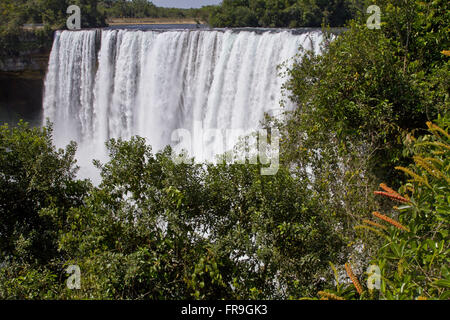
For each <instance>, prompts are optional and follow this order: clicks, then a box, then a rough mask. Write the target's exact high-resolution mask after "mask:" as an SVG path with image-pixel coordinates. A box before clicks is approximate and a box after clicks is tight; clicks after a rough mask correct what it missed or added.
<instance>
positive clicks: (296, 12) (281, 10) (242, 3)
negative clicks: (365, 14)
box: [209, 0, 365, 28]
mask: <svg viewBox="0 0 450 320" xmlns="http://www.w3.org/2000/svg"><path fill="white" fill-rule="evenodd" d="M364 3H365V1H364V0H357V1H354V0H331V1H330V0H224V1H223V2H222V4H221V5H220V6H219V7H216V8H213V9H212V11H211V16H210V20H209V23H210V24H211V25H212V26H214V27H270V28H277V27H283V28H287V27H289V28H299V27H320V26H321V25H322V24H325V25H330V26H332V27H340V26H344V25H345V23H346V22H347V21H348V20H350V19H352V18H355V17H356V15H357V13H358V12H362V10H363V9H364V8H365V7H364V6H363V5H364Z"/></svg>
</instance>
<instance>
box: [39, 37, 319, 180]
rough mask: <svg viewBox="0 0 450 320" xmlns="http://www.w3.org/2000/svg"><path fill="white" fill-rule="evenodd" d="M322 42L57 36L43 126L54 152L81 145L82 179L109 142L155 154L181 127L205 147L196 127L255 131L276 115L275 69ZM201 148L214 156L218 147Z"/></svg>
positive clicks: (211, 143) (280, 81) (308, 39)
mask: <svg viewBox="0 0 450 320" xmlns="http://www.w3.org/2000/svg"><path fill="white" fill-rule="evenodd" d="M322 40H323V37H322V34H321V32H320V31H311V32H304V33H302V34H295V33H293V32H291V31H288V30H285V31H282V30H280V31H275V32H274V31H273V30H269V31H265V32H256V31H251V30H241V31H233V30H169V31H164V32H161V31H141V30H85V31H60V32H57V33H56V35H55V39H54V43H53V48H52V52H51V55H50V61H49V68H48V72H47V76H46V79H45V92H44V102H43V108H44V119H47V118H48V119H50V121H52V122H53V123H54V140H55V143H56V145H57V146H64V145H66V144H67V143H68V142H69V141H71V140H74V141H76V142H77V143H78V145H79V150H78V155H77V158H78V160H79V163H80V164H81V167H82V172H81V175H85V176H89V175H91V173H89V172H88V171H84V172H83V168H86V167H88V166H89V163H90V162H91V161H92V159H100V160H104V159H105V157H106V150H105V146H104V143H105V141H107V140H108V139H110V138H119V137H121V138H124V139H128V138H130V137H131V136H134V135H139V136H142V137H145V138H146V139H147V141H148V143H149V144H151V145H152V147H153V150H155V151H157V150H160V149H161V148H163V147H164V146H166V145H169V144H173V141H172V140H171V139H172V133H173V132H174V130H176V129H179V128H183V129H186V130H189V131H190V132H192V133H193V136H192V140H193V141H194V142H195V143H199V141H203V140H202V138H201V137H196V136H195V135H196V132H197V131H198V130H196V128H195V127H196V126H197V127H198V126H199V125H200V126H201V127H202V128H203V129H219V130H225V129H241V130H243V131H248V130H253V129H256V128H258V126H259V124H260V121H261V120H262V119H263V115H264V113H265V112H269V113H270V112H271V111H273V110H277V109H278V110H279V108H280V100H281V99H282V90H281V87H282V84H283V81H284V79H283V78H282V77H279V76H278V74H279V72H280V70H278V68H277V66H278V65H280V64H281V63H283V62H286V61H289V60H290V58H292V57H294V56H295V55H296V54H297V53H298V52H299V48H300V47H303V48H304V49H312V50H315V51H316V52H318V51H319V50H320V49H319V48H320V43H321V42H322ZM288 64H289V62H288ZM44 121H45V120H44ZM200 143H201V142H200ZM204 143H205V144H207V145H208V146H210V147H212V148H213V147H214V145H215V144H216V143H217V141H214V137H213V138H211V139H208V140H207V141H204ZM194 156H195V154H194ZM199 158H201V157H199ZM86 170H87V169H86Z"/></svg>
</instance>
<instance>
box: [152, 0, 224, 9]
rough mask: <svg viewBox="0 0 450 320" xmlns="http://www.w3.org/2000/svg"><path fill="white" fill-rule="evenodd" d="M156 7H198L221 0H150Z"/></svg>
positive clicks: (217, 2) (220, 0)
mask: <svg viewBox="0 0 450 320" xmlns="http://www.w3.org/2000/svg"><path fill="white" fill-rule="evenodd" d="M151 2H153V4H154V5H156V6H158V7H171V8H200V7H202V6H207V5H211V4H219V3H221V2H222V0H151Z"/></svg>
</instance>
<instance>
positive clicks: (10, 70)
mask: <svg viewBox="0 0 450 320" xmlns="http://www.w3.org/2000/svg"><path fill="white" fill-rule="evenodd" d="M48 57H49V51H47V50H41V51H37V52H24V53H22V54H21V55H20V56H16V57H8V58H3V59H0V124H3V123H5V122H7V123H9V124H15V123H17V122H18V121H19V120H20V119H23V120H25V121H27V122H30V124H32V125H39V124H40V123H41V116H42V93H43V86H44V77H45V73H46V70H47V65H48Z"/></svg>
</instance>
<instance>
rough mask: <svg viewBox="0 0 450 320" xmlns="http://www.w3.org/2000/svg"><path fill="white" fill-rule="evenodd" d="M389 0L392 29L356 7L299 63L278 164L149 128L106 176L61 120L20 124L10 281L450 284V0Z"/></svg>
mask: <svg viewBox="0 0 450 320" xmlns="http://www.w3.org/2000/svg"><path fill="white" fill-rule="evenodd" d="M238 2H239V1H235V4H236V3H238ZM244 2H245V1H242V2H239V3H244ZM247 2H248V3H256V2H252V1H247ZM275 2H276V1H272V3H275ZM261 3H262V2H261ZM280 3H281V2H280ZM284 3H288V2H286V1H284ZM293 3H294V2H292V4H293ZM304 3H306V2H304ZM309 3H317V4H319V3H320V2H319V1H316V2H313V1H311V2H309ZM328 3H337V2H328ZM377 4H379V5H380V6H381V8H382V27H381V30H369V29H368V28H367V27H366V25H365V18H364V17H362V18H361V20H355V21H352V22H351V23H349V25H348V31H346V32H344V33H342V34H341V35H339V36H337V37H336V36H333V39H331V36H330V39H328V41H326V43H324V45H323V48H322V52H321V54H320V55H314V54H313V53H312V52H307V51H306V52H305V51H300V52H299V56H298V57H297V58H295V61H294V63H293V64H292V67H290V68H289V69H288V70H287V72H286V74H284V76H285V77H286V84H285V88H284V89H285V93H286V99H288V98H290V99H291V100H292V101H293V102H294V103H295V105H296V108H295V109H294V110H293V111H289V112H286V113H285V116H284V117H282V118H277V119H274V118H271V117H267V119H266V120H265V123H264V125H265V126H267V127H271V128H273V127H278V128H279V130H280V132H281V133H282V142H281V148H282V150H281V155H280V156H281V158H280V161H281V164H280V169H279V171H278V173H277V174H276V175H274V176H262V175H260V166H258V165H250V164H233V165H225V164H217V165H212V164H205V165H200V164H181V165H176V164H174V163H173V162H172V161H171V151H170V149H166V150H164V151H161V152H158V153H156V154H154V153H152V151H151V147H150V146H147V145H146V144H145V141H144V139H142V138H139V137H135V138H132V139H131V140H130V141H122V140H111V141H109V142H108V143H107V147H108V150H109V153H110V160H109V162H107V163H98V162H96V165H97V167H98V168H99V170H100V171H101V178H102V181H101V184H100V185H98V186H93V185H92V184H91V183H90V182H89V181H80V180H78V179H76V170H77V168H76V163H75V161H74V152H75V147H76V146H75V145H74V144H70V145H69V146H68V147H67V148H66V150H56V149H55V147H54V146H53V145H52V142H51V133H52V131H51V128H36V129H31V128H29V127H27V126H26V125H24V124H20V125H19V126H18V127H15V128H11V127H8V126H2V127H1V128H0V298H3V299H11V298H30V299H49V298H61V299H73V298H88V299H92V298H105V299H127V298H128V299H187V298H195V299H220V298H228V299H243V298H244V299H245V298H246V299H251V298H292V299H297V298H301V297H308V298H317V297H318V295H319V296H320V297H321V298H322V299H325V298H326V299H339V298H346V299H418V298H428V299H448V298H449V281H450V274H449V270H448V265H449V262H450V258H449V253H450V249H449V233H448V232H449V229H448V226H449V214H450V197H449V182H450V176H449V168H450V163H449V149H450V141H449V133H448V130H449V125H450V118H449V112H448V111H449V101H448V99H449V92H450V88H449V82H448V78H449V74H450V72H449V63H450V62H449V61H448V59H449V57H448V51H445V50H449V49H450V43H449V41H448V38H447V34H448V26H449V24H448V21H449V10H448V9H449V8H448V6H449V5H448V2H446V1H441V0H436V1H433V2H426V3H425V2H421V1H415V0H404V1H390V0H382V1H377ZM227 5H231V4H230V3H228V2H227V1H225V3H224V4H223V6H222V9H223V8H225V7H226V6H227ZM222 9H221V10H222ZM330 12H331V11H330ZM275 16H276V15H275ZM415 137H417V138H415ZM395 167H397V169H398V170H395ZM403 173H406V177H405V175H404V174H403ZM382 182H384V183H386V184H387V185H389V186H391V187H392V189H390V188H387V187H386V185H385V184H382V185H381V187H382V188H383V189H385V190H388V191H389V192H385V193H382V192H376V193H374V191H376V190H377V189H378V186H379V185H380V183H382ZM383 192H384V191H383ZM393 201H400V202H401V203H397V206H393ZM373 212H379V213H377V214H373ZM346 262H347V264H346V267H345V270H344V264H345V263H346ZM72 264H76V265H78V266H80V268H81V289H79V290H69V289H67V287H66V284H65V280H66V279H67V275H66V273H65V271H64V270H65V268H66V267H67V266H68V265H72ZM370 264H374V265H377V266H379V268H380V271H381V288H380V290H376V291H373V290H372V291H370V290H367V278H368V275H367V274H366V273H365V272H366V270H367V267H368V266H369V265H370ZM330 265H331V266H332V268H330ZM350 269H352V270H353V271H351V272H350ZM349 278H350V279H349ZM333 279H334V281H333ZM350 280H351V281H350ZM355 284H356V287H355V286H354V285H355Z"/></svg>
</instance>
